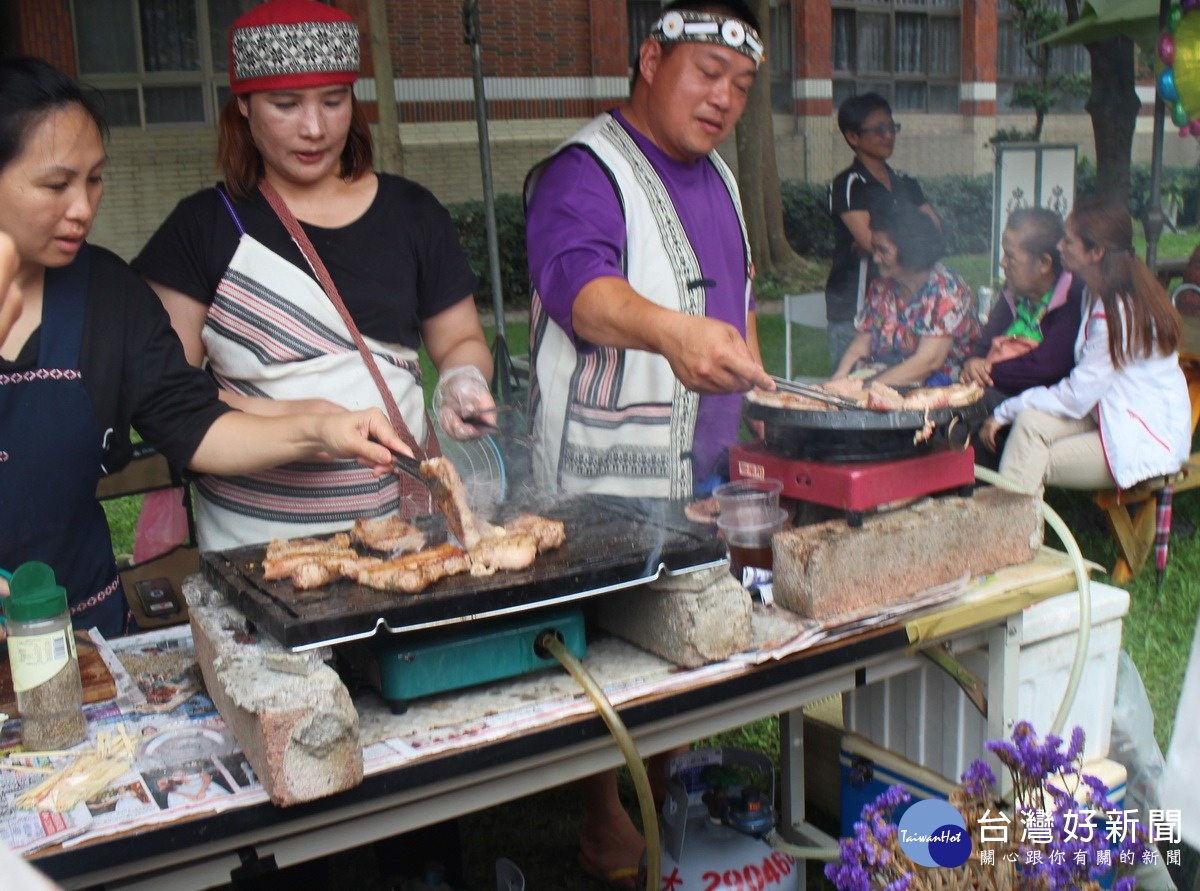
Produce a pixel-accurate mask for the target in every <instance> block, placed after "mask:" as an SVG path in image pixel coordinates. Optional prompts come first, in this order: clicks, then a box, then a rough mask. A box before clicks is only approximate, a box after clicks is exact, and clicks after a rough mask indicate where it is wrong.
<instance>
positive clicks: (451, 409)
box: [433, 365, 496, 440]
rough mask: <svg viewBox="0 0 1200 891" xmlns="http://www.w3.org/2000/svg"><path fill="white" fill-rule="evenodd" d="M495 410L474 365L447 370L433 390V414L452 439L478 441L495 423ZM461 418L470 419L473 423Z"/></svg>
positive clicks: (493, 402) (484, 381)
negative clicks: (473, 420)
mask: <svg viewBox="0 0 1200 891" xmlns="http://www.w3.org/2000/svg"><path fill="white" fill-rule="evenodd" d="M495 407H496V401H495V400H494V399H493V398H492V393H491V390H489V389H488V383H487V380H486V379H485V378H484V376H483V372H481V371H480V370H479V369H478V368H476V367H475V366H474V365H457V366H455V367H454V368H449V369H447V370H446V371H445V373H443V374H442V376H441V377H440V378H438V382H437V386H436V387H435V388H434V390H433V411H434V414H435V415H437V419H438V423H439V424H441V426H442V429H443V430H445V431H446V433H448V434H449V435H450V436H451V437H453V438H454V439H460V440H461V439H477V438H479V437H480V436H482V435H483V434H484V433H486V432H487V429H488V427H489V426H494V425H495V423H496V417H495V415H494V414H493V413H492V410H493V409H495ZM464 418H473V419H475V423H471V422H470V421H466V420H464Z"/></svg>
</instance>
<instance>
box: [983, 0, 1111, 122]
mask: <svg viewBox="0 0 1200 891" xmlns="http://www.w3.org/2000/svg"><path fill="white" fill-rule="evenodd" d="M1059 5H1060V6H1061V7H1062V12H1063V13H1064V14H1065V12H1066V6H1065V5H1064V4H1062V3H1061V0H1060V4H1059ZM996 19H997V23H996V24H997V28H996V111H997V112H1001V113H1004V112H1010V113H1011V112H1018V113H1024V114H1028V113H1029V109H1027V108H1013V107H1012V95H1013V88H1014V87H1015V86H1016V85H1017V84H1019V83H1032V82H1033V81H1036V80H1037V79H1038V69H1037V66H1036V65H1035V64H1034V63H1033V60H1032V59H1030V58H1029V56H1028V54H1027V53H1026V52H1025V41H1024V39H1023V38H1022V37H1021V35H1020V33H1019V32H1018V30H1017V28H1016V25H1015V24H1014V22H1013V11H1012V7H1011V6H1010V5H1009V3H1008V0H999V2H998V3H997V4H996ZM1091 64H1092V63H1091V60H1090V59H1089V58H1088V54H1087V50H1086V49H1085V48H1084V47H1083V45H1082V44H1074V45H1071V46H1056V47H1054V48H1053V49H1052V50H1051V51H1050V71H1051V73H1052V74H1055V75H1059V74H1090V72H1091V70H1092V68H1091ZM1084 101H1085V97H1083V96H1070V97H1066V98H1064V99H1063V101H1061V102H1059V103H1058V105H1057V106H1055V108H1054V110H1055V111H1074V112H1078V111H1082V110H1083V103H1084Z"/></svg>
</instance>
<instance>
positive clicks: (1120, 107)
mask: <svg viewBox="0 0 1200 891" xmlns="http://www.w3.org/2000/svg"><path fill="white" fill-rule="evenodd" d="M1133 46H1134V45H1133V41H1132V40H1131V39H1129V38H1128V37H1110V38H1108V39H1106V40H1101V41H1097V42H1096V43H1089V44H1087V51H1088V55H1089V56H1091V59H1092V91H1091V94H1090V95H1089V96H1088V101H1087V105H1085V106H1084V107H1085V108H1086V109H1087V113H1088V114H1089V115H1090V116H1091V118H1092V135H1093V137H1094V138H1095V140H1096V191H1097V193H1098V194H1099V195H1101V196H1102V197H1105V198H1113V199H1117V200H1120V201H1123V202H1125V203H1126V204H1128V203H1129V164H1130V158H1131V157H1132V156H1133V133H1134V128H1135V126H1136V125H1137V115H1138V110H1139V109H1140V108H1141V107H1142V103H1141V101H1140V100H1139V99H1138V97H1137V91H1136V90H1135V89H1134V67H1133V52H1134V50H1133Z"/></svg>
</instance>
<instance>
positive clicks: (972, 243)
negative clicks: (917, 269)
mask: <svg viewBox="0 0 1200 891" xmlns="http://www.w3.org/2000/svg"><path fill="white" fill-rule="evenodd" d="M921 186H922V187H923V188H924V189H925V197H927V198H928V199H929V203H930V204H932V205H933V209H934V210H936V211H937V214H938V216H939V217H941V220H942V235H943V236H944V237H945V239H946V253H947V254H948V255H949V254H986V253H987V252H988V251H990V250H991V245H992V176H991V175H990V174H985V175H983V176H937V177H931V178H929V179H922V180H921Z"/></svg>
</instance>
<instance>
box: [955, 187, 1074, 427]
mask: <svg viewBox="0 0 1200 891" xmlns="http://www.w3.org/2000/svg"><path fill="white" fill-rule="evenodd" d="M1062 237H1063V223H1062V218H1061V217H1060V216H1059V215H1058V214H1056V213H1055V212H1054V211H1052V210H1047V209H1046V208H1044V207H1022V208H1020V209H1019V210H1014V211H1013V212H1012V213H1011V214H1010V215H1009V217H1008V224H1007V225H1006V226H1005V227H1004V234H1003V235H1002V236H1001V238H1000V245H1001V256H1000V268H1001V269H1002V270H1004V291H1003V292H1002V293H1001V295H1000V299H999V300H997V301H996V305H995V306H994V307H993V308H992V311H991V314H990V315H989V316H988V320H987V324H985V325H984V326H983V334H982V335H981V336H980V337H979V339H978V340H977V341H975V345H974V347H973V348H972V355H971V358H969V359H967V360H966V362H964V363H963V367H962V374H961V375H960V379H961V380H962V382H963V383H967V384H979V386H981V387H983V388H984V389H985V391H986V393H987V396H986V397H985V398H986V403H987V407H988V411H991V410H992V409H994V408H995V407H996V406H997V405H999V404H1000V403H1001V402H1003V401H1004V400H1005V399H1007V398H1008V397H1010V396H1016V395H1017V394H1018V393H1022V392H1024V391H1025V390H1028V389H1029V388H1030V387H1042V386H1049V385H1050V384H1054V383H1057V382H1058V381H1060V380H1062V379H1063V378H1064V377H1066V376H1067V375H1068V374H1070V373H1071V369H1072V368H1074V367H1075V352H1074V344H1075V335H1076V334H1077V333H1078V332H1079V322H1080V318H1081V312H1082V306H1083V289H1084V284H1083V279H1081V278H1078V277H1075V276H1072V275H1071V273H1069V272H1066V271H1064V270H1063V266H1062V258H1061V257H1060V256H1059V253H1058V243H1059V242H1060V241H1061V240H1062Z"/></svg>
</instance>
